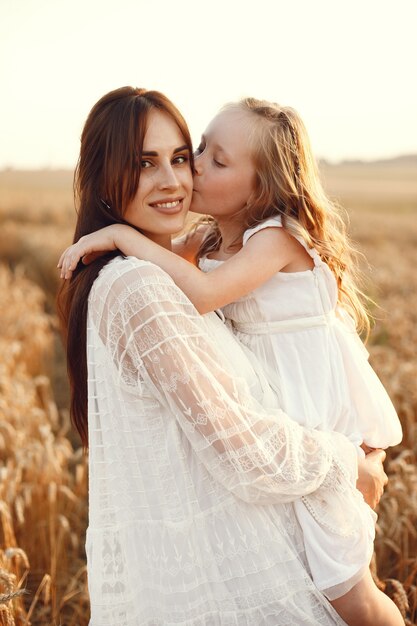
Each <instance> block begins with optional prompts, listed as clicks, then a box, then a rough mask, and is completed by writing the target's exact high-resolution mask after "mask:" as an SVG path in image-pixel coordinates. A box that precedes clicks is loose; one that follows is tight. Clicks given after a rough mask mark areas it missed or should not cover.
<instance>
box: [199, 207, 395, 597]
mask: <svg viewBox="0 0 417 626" xmlns="http://www.w3.org/2000/svg"><path fill="white" fill-rule="evenodd" d="M277 227H278V228H280V227H282V223H281V219H280V218H279V217H276V218H271V219H268V220H266V221H264V222H262V223H261V224H259V225H258V226H256V227H255V228H252V229H250V230H248V231H246V233H245V234H244V238H243V245H245V244H246V242H247V241H248V239H249V238H250V237H251V236H252V235H253V234H254V233H256V232H258V231H259V230H261V229H263V228H277ZM301 243H302V244H303V246H304V247H305V248H306V250H307V251H308V253H309V254H310V255H311V257H312V259H313V261H314V269H313V270H311V271H310V270H308V271H302V272H295V273H284V272H278V273H277V274H276V275H275V276H273V277H272V278H271V279H270V280H268V281H267V282H266V283H265V284H264V285H262V286H261V287H259V288H257V289H256V290H254V291H253V292H252V293H250V294H249V295H247V296H245V297H243V298H241V299H239V300H238V301H237V302H235V303H232V304H230V305H227V306H225V307H223V313H224V315H225V317H226V319H227V320H228V322H229V324H230V325H231V326H232V328H233V330H234V332H235V334H236V336H237V337H238V338H239V340H240V342H241V343H242V344H244V345H245V346H246V347H247V348H249V349H250V351H251V352H252V353H254V354H255V355H256V356H257V358H258V359H259V361H260V363H261V364H262V366H263V369H264V371H265V372H266V374H267V378H268V381H269V383H270V385H271V386H272V387H273V388H274V389H275V391H276V393H277V395H278V397H279V398H280V406H281V407H282V409H283V410H284V411H285V412H286V413H287V414H288V415H290V416H291V417H292V418H294V419H296V420H297V421H298V423H300V424H303V425H305V426H308V427H311V428H314V429H319V430H326V431H338V432H341V433H344V434H345V435H346V436H347V437H348V438H349V439H350V440H351V441H352V443H354V444H355V445H356V447H357V450H358V454H361V453H362V450H361V449H360V448H359V445H360V444H361V443H362V441H364V442H365V443H367V444H368V445H369V446H370V447H382V448H386V447H388V446H392V445H395V444H397V443H399V442H400V441H401V437H402V432H401V426H400V423H399V420H398V417H397V414H396V412H395V409H394V407H393V405H392V403H391V401H390V399H389V397H388V395H387V393H386V391H385V389H384V387H383V386H382V384H381V382H380V381H379V379H378V377H377V376H376V374H375V372H374V371H373V369H372V368H371V366H370V365H369V363H368V356H369V355H368V353H367V351H366V349H365V347H364V346H363V344H362V342H361V340H360V339H359V337H358V335H357V333H356V331H355V328H354V325H353V323H352V321H351V320H350V318H348V316H346V315H344V314H343V312H342V311H341V310H338V309H337V285H336V281H335V279H334V276H333V274H332V272H331V271H330V269H329V267H328V266H327V265H326V264H325V263H324V262H323V261H322V260H321V259H320V256H319V255H318V253H317V252H316V250H314V249H309V248H308V247H307V246H305V244H304V243H303V242H302V241H301ZM220 263H222V261H218V260H214V259H207V258H204V259H201V261H200V268H201V269H202V270H203V271H210V270H211V269H214V268H215V267H216V266H218V265H219V264H220ZM362 454H363V453H362ZM363 507H364V508H365V509H367V514H366V513H365V512H364V519H366V523H365V525H364V527H363V533H362V537H361V539H359V538H358V540H357V541H356V542H353V541H352V540H351V538H350V537H349V535H348V534H347V533H346V534H343V533H340V534H337V533H335V532H334V530H335V529H334V528H330V527H329V525H323V524H322V523H320V522H318V521H317V516H316V517H314V516H313V515H311V506H309V504H308V502H306V501H305V500H303V501H301V500H300V501H298V502H296V503H295V508H296V511H297V517H298V519H299V521H300V524H301V526H302V528H303V533H304V537H305V545H306V553H307V557H308V562H309V565H310V568H311V572H312V576H313V580H314V582H315V583H316V585H317V587H318V588H319V589H320V590H322V591H323V592H324V593H325V594H326V595H327V597H328V598H330V599H335V598H337V597H339V596H341V595H343V594H344V593H346V592H347V591H348V590H349V589H350V588H351V587H352V586H353V585H354V584H355V583H356V582H357V581H358V580H359V579H360V578H361V577H362V576H363V574H364V571H365V569H366V568H367V567H368V565H369V561H370V558H371V556H372V551H373V539H374V523H375V519H376V516H375V514H374V513H373V512H372V511H371V509H369V507H367V506H366V505H365V503H363ZM344 514H345V515H346V516H348V515H350V510H349V503H348V502H347V501H346V504H345V506H344V507H343V509H342V510H341V511H340V515H341V516H343V515H344ZM342 523H343V521H342V520H340V524H342Z"/></svg>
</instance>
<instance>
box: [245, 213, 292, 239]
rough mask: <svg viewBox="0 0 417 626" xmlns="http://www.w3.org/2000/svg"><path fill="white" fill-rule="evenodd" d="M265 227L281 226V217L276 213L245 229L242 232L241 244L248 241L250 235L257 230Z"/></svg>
mask: <svg viewBox="0 0 417 626" xmlns="http://www.w3.org/2000/svg"><path fill="white" fill-rule="evenodd" d="M265 228H282V221H281V217H280V216H279V215H276V216H275V217H270V218H268V219H267V220H265V221H263V222H261V223H260V224H257V225H256V226H254V227H253V228H248V230H245V232H244V233H243V242H242V243H243V245H245V244H246V243H247V242H248V240H249V239H250V238H251V237H252V235H254V234H255V233H257V232H259V231H260V230H264V229H265Z"/></svg>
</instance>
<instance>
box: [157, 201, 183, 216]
mask: <svg viewBox="0 0 417 626" xmlns="http://www.w3.org/2000/svg"><path fill="white" fill-rule="evenodd" d="M183 200H184V198H175V199H174V200H161V201H159V202H151V203H150V205H151V207H152V208H153V209H155V210H156V211H159V213H165V214H166V215H174V214H176V213H180V212H181V211H182V209H183Z"/></svg>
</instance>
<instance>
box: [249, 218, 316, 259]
mask: <svg viewBox="0 0 417 626" xmlns="http://www.w3.org/2000/svg"><path fill="white" fill-rule="evenodd" d="M265 228H283V226H282V219H281V216H280V215H276V216H275V217H270V218H268V219H266V220H264V221H263V222H261V223H260V224H257V225H256V226H254V227H253V228H248V230H246V231H245V232H244V233H243V241H242V245H245V244H246V243H247V242H248V240H249V239H250V238H251V237H252V235H254V234H255V233H257V232H259V231H260V230H264V229H265ZM293 236H294V235H293ZM295 239H297V241H298V242H299V243H300V244H301V245H302V246H303V248H305V250H306V251H307V253H308V254H309V255H310V256H311V258H312V259H313V261H314V265H315V266H316V267H317V266H319V265H322V264H323V261H322V260H321V258H320V255H319V253H318V252H317V250H316V249H315V248H309V247H308V245H307V244H306V242H305V241H304V239H303V238H302V237H297V236H295Z"/></svg>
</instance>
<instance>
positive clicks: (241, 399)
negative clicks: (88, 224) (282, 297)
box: [89, 258, 357, 504]
mask: <svg viewBox="0 0 417 626" xmlns="http://www.w3.org/2000/svg"><path fill="white" fill-rule="evenodd" d="M113 267H114V268H116V267H117V268H118V269H117V270H116V269H113V270H112V272H111V278H110V280H109V276H108V274H109V273H110V272H108V273H107V275H105V279H104V277H102V278H99V279H98V280H97V281H96V283H97V285H94V287H93V290H92V295H91V296H90V303H89V306H90V309H91V308H92V309H93V319H95V320H96V321H95V323H96V324H97V325H98V327H99V333H100V336H101V338H102V341H103V343H104V344H105V346H106V348H107V350H108V351H109V352H110V355H111V358H112V361H113V363H114V365H115V367H116V368H117V370H118V373H119V377H122V379H123V381H124V382H125V383H127V384H128V385H129V386H130V387H131V389H132V392H133V393H140V391H139V387H140V386H143V385H144V386H145V387H147V389H148V390H150V391H151V393H152V394H153V395H154V396H155V397H156V398H157V399H158V401H159V402H160V403H161V404H162V405H164V406H165V407H167V408H168V409H169V413H170V414H172V416H173V418H175V419H176V420H177V422H178V424H179V426H180V427H181V429H182V430H183V432H184V433H185V435H186V437H187V438H188V440H189V441H190V443H191V446H192V448H193V450H194V452H195V454H196V455H197V456H198V457H199V458H200V460H201V461H202V462H203V463H204V465H205V466H206V468H207V469H208V471H209V472H210V473H211V474H212V475H213V476H214V477H215V478H216V479H217V480H218V481H220V482H221V483H222V484H223V485H224V486H225V487H226V488H227V489H228V490H230V491H232V492H234V493H235V494H236V495H237V496H239V497H240V498H242V499H244V500H246V501H250V502H258V503H262V504H265V503H272V502H289V501H292V500H294V499H296V498H298V497H299V496H302V495H305V494H308V493H311V492H313V491H315V490H316V489H317V488H318V487H319V486H320V485H321V484H335V483H336V482H338V481H339V482H340V481H341V480H342V478H343V481H344V482H345V483H347V482H350V483H351V484H354V482H355V480H356V471H357V460H356V452H355V450H354V448H353V446H352V445H351V444H350V443H349V442H348V440H347V439H346V438H345V437H343V436H342V435H339V434H337V433H320V432H316V431H311V430H308V429H305V428H302V427H301V426H299V425H298V424H296V423H295V422H294V421H292V420H291V419H289V418H288V416H286V415H285V414H284V413H283V412H282V411H280V410H268V411H266V410H265V409H263V408H262V406H260V405H259V404H257V402H256V401H255V400H254V399H253V398H252V397H251V395H250V394H249V390H248V385H247V383H246V380H244V379H243V378H242V377H239V375H238V374H239V373H236V372H234V371H233V370H231V368H230V366H228V359H227V355H225V354H224V352H223V351H222V349H221V346H220V345H219V343H218V342H216V341H214V339H213V331H212V330H209V329H208V324H207V319H205V318H204V317H201V316H200V315H199V314H198V313H197V311H196V310H195V308H194V307H193V305H192V304H191V303H190V301H189V300H188V299H187V298H186V297H185V295H184V294H183V293H182V292H181V291H180V290H179V289H178V287H176V285H175V284H174V282H173V281H172V280H171V278H170V277H169V276H168V275H167V274H165V273H164V272H163V271H162V270H160V269H159V268H157V267H156V266H154V265H152V264H146V263H144V262H140V261H137V260H136V259H135V260H133V259H130V258H129V259H125V260H123V261H119V262H118V264H117V263H116V264H115V265H114V266H113ZM212 315H215V314H212ZM212 323H213V322H212ZM215 326H216V325H215ZM219 326H221V327H222V330H221V332H228V331H227V330H226V329H224V328H223V326H222V325H221V324H220V322H219ZM236 349H239V346H236ZM242 359H246V357H245V355H244V354H243V352H242ZM253 375H254V376H255V374H253ZM342 459H343V460H342Z"/></svg>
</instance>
